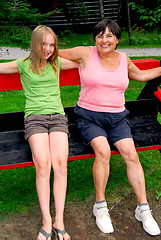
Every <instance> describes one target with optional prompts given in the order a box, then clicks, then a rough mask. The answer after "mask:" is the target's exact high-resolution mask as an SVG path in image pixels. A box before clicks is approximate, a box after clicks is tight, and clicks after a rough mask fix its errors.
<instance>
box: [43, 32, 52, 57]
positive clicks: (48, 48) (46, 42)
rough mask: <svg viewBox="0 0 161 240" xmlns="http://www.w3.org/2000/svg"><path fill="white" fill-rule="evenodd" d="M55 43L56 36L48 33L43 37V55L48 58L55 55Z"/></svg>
mask: <svg viewBox="0 0 161 240" xmlns="http://www.w3.org/2000/svg"><path fill="white" fill-rule="evenodd" d="M54 44H55V40H54V37H53V36H52V35H51V34H47V36H46V37H45V38H44V39H43V45H42V57H43V58H45V59H46V60H47V59H48V58H49V57H51V56H52V55H53V53H54V49H55V46H54Z"/></svg>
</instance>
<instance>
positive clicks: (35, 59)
mask: <svg viewBox="0 0 161 240" xmlns="http://www.w3.org/2000/svg"><path fill="white" fill-rule="evenodd" d="M47 34H51V35H52V36H53V38H54V52H53V54H52V56H50V57H49V58H48V60H47V61H48V62H49V63H50V64H51V66H52V67H53V69H54V70H55V72H56V73H58V69H59V66H58V40H57V36H56V34H55V33H54V31H53V30H52V29H51V28H50V27H47V26H43V25H40V26H38V27H36V28H35V29H34V30H33V32H32V36H31V44H30V47H31V51H30V55H29V56H28V57H27V58H26V59H25V60H27V59H31V64H30V69H31V70H32V72H34V73H38V74H39V73H40V68H41V67H43V66H44V64H46V59H44V58H43V57H42V51H41V49H40V46H41V47H42V48H43V40H44V38H45V36H46V35H47Z"/></svg>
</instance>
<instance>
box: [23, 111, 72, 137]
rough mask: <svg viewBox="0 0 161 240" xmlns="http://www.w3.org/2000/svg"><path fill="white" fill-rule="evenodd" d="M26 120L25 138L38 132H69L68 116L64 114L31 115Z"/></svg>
mask: <svg viewBox="0 0 161 240" xmlns="http://www.w3.org/2000/svg"><path fill="white" fill-rule="evenodd" d="M24 121H25V139H28V138H29V137H30V136H31V135H33V134H36V133H45V132H47V133H50V132H55V131H60V132H66V133H67V134H69V131H68V120H67V117H66V116H64V115H62V114H36V115H29V116H27V117H26V119H25V120H24Z"/></svg>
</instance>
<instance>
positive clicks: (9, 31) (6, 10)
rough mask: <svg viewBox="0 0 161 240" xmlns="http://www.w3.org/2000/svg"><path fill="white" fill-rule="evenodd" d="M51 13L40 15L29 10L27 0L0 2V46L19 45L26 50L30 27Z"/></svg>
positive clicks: (4, 0) (35, 10)
mask: <svg viewBox="0 0 161 240" xmlns="http://www.w3.org/2000/svg"><path fill="white" fill-rule="evenodd" d="M52 13H53V12H49V13H46V14H41V13H39V12H38V10H37V9H30V4H29V3H28V1H27V0H12V1H11V0H1V8H0V22H1V26H0V31H1V39H0V44H1V46H3V45H8V44H13V45H16V44H18V45H21V46H22V47H23V48H28V47H29V43H30V39H31V31H32V30H31V28H30V26H31V25H39V24H41V23H42V21H43V20H44V19H46V18H47V17H48V16H49V15H51V14H52Z"/></svg>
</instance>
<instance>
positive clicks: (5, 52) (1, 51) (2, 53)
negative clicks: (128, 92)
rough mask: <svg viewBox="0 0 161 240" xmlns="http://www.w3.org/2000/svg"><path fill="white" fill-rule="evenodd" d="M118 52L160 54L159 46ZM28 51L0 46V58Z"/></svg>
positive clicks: (131, 54) (132, 55) (144, 54)
mask: <svg viewBox="0 0 161 240" xmlns="http://www.w3.org/2000/svg"><path fill="white" fill-rule="evenodd" d="M118 50H119V51H120V52H124V53H126V54H127V55H128V56H129V57H134V56H136V57H137V56H161V48H124V49H122V48H118ZM28 55H29V51H25V50H23V49H20V48H15V47H12V48H11V47H0V59H1V60H5V59H18V58H25V57H27V56H28Z"/></svg>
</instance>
